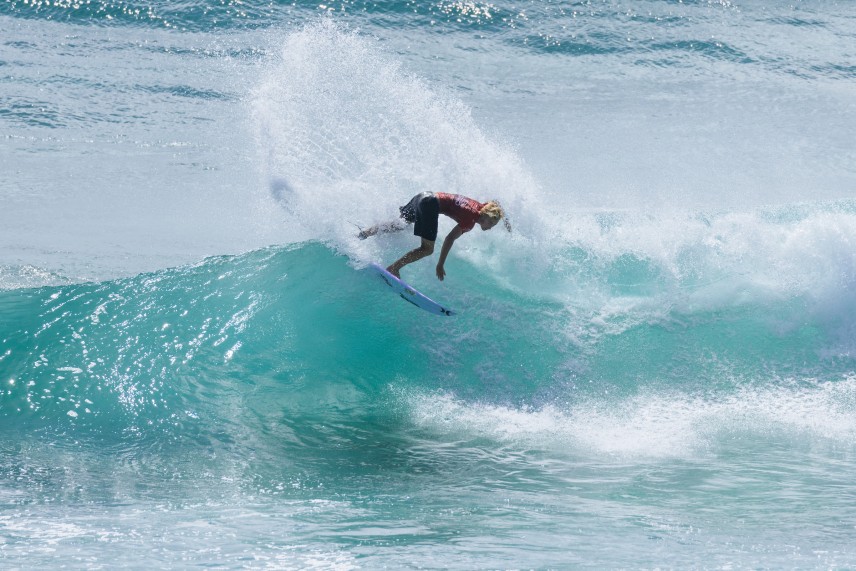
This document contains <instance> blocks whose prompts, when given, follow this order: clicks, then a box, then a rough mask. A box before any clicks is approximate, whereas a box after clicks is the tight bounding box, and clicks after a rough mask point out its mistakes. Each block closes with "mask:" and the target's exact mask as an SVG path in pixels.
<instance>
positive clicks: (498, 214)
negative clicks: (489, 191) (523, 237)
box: [479, 200, 511, 232]
mask: <svg viewBox="0 0 856 571" xmlns="http://www.w3.org/2000/svg"><path fill="white" fill-rule="evenodd" d="M479 214H487V215H488V217H490V218H491V219H493V220H495V221H496V222H499V221H500V220H502V219H503V218H504V219H505V229H506V230H508V231H509V232H511V224H510V223H509V222H508V218H507V217H506V216H505V211H504V210H503V209H502V205H501V204H500V203H499V201H498V200H491V201H489V202H488V203H487V204H485V205H484V206H482V209H481V210H479Z"/></svg>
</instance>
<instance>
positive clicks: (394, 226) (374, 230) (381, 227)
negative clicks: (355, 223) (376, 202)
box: [357, 220, 407, 240]
mask: <svg viewBox="0 0 856 571" xmlns="http://www.w3.org/2000/svg"><path fill="white" fill-rule="evenodd" d="M405 228H407V226H406V225H405V224H404V223H403V222H401V221H399V220H391V221H389V222H384V223H383V224H375V225H374V226H372V227H371V228H366V229H365V230H363V229H360V233H359V234H357V237H358V238H359V239H360V240H365V239H366V238H368V237H369V236H374V235H375V234H391V233H392V232H401V231H402V230H404V229H405Z"/></svg>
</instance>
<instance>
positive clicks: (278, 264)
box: [0, 242, 854, 449]
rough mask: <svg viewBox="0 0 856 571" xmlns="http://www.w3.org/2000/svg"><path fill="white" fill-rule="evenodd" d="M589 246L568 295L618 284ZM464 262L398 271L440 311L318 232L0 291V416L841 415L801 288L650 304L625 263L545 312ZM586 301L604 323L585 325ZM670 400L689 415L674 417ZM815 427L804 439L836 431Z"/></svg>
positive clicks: (819, 316)
mask: <svg viewBox="0 0 856 571" xmlns="http://www.w3.org/2000/svg"><path fill="white" fill-rule="evenodd" d="M469 254H472V253H469ZM594 254H595V253H594V252H587V253H585V255H584V256H580V257H581V258H584V257H587V258H588V259H589V260H591V262H589V264H588V265H586V264H585V263H580V262H577V264H578V266H579V268H580V270H581V271H580V274H581V276H584V275H585V274H586V273H588V274H589V279H590V280H591V281H590V283H589V286H590V287H593V286H594V285H595V284H596V283H597V282H602V283H604V284H606V285H607V286H609V287H613V288H617V289H621V288H623V287H626V284H622V283H621V281H622V280H623V279H625V278H626V277H627V275H628V274H626V273H625V274H622V273H621V271H619V269H620V268H621V267H623V266H625V265H626V263H627V262H625V261H621V260H620V259H616V260H615V263H614V265H612V266H600V263H599V262H597V256H596V255H594ZM815 254H817V252H815ZM470 257H471V256H470V255H467V256H463V257H461V258H458V259H455V260H450V266H449V270H450V276H451V275H452V274H454V276H455V277H454V278H451V277H450V278H447V281H448V280H450V279H452V280H454V283H455V285H454V287H441V284H439V282H436V280H434V281H433V282H432V281H428V280H429V276H430V272H428V271H427V270H425V271H419V272H417V271H414V272H413V273H412V274H411V276H412V278H413V280H414V281H415V282H416V283H419V284H420V286H421V287H422V288H423V289H424V290H425V291H426V292H427V293H429V294H431V295H434V296H436V297H440V298H442V299H444V301H446V302H448V303H449V304H450V305H452V306H453V307H455V308H456V309H459V310H461V314H460V315H459V316H456V317H455V318H453V319H443V318H438V317H435V316H432V315H429V314H427V313H423V312H421V311H419V310H418V309H416V308H414V307H412V306H410V305H409V304H405V303H402V302H401V301H400V300H398V299H397V298H395V297H394V296H392V295H390V294H389V292H388V291H386V288H385V287H384V286H383V285H382V284H380V283H379V282H378V281H377V280H376V278H373V277H372V276H371V274H370V273H369V272H365V271H361V270H360V269H359V268H360V264H359V263H355V262H352V261H350V260H349V258H347V257H346V256H343V255H341V254H338V253H336V251H335V250H334V249H331V248H330V247H328V246H325V245H323V244H320V243H317V242H309V243H304V244H300V245H295V246H290V247H273V248H267V249H263V250H257V251H253V252H249V253H247V254H243V255H240V256H223V257H215V258H209V259H206V260H204V261H202V262H201V263H199V264H196V265H192V266H186V267H181V268H174V269H167V270H161V271H158V272H153V273H148V274H142V275H139V276H135V277H132V278H126V279H120V280H113V281H107V282H101V283H80V284H66V285H60V286H44V287H40V288H19V289H12V290H6V291H2V292H0V315H2V320H0V379H2V383H3V392H2V397H1V398H2V409H0V423H2V425H3V426H4V429H8V430H27V431H36V432H39V431H41V432H45V433H51V434H53V433H55V432H56V431H59V432H60V433H63V434H67V433H73V434H75V435H77V436H79V437H85V438H88V439H91V440H92V441H93V442H96V443H98V445H99V446H103V445H105V442H107V443H112V444H115V443H116V441H117V439H118V442H120V443H125V444H130V445H134V446H136V445H140V443H142V444H144V445H147V446H149V445H157V446H164V445H166V443H169V442H173V441H175V440H181V441H184V442H186V441H191V442H196V441H199V442H210V441H219V442H227V443H232V444H234V443H236V442H242V443H244V444H241V446H244V445H245V444H246V443H247V442H250V441H256V440H257V439H258V438H266V437H271V435H272V434H276V435H277V436H276V438H277V441H278V442H281V438H284V437H286V436H287V439H288V440H289V441H290V442H292V443H293V445H294V446H296V447H298V448H301V447H305V446H309V445H310V443H313V442H315V443H318V438H320V435H319V432H318V430H319V426H320V425H336V423H337V422H339V423H341V426H343V427H344V428H342V430H347V431H351V430H354V428H353V426H350V425H349V424H348V421H347V420H346V419H353V418H355V417H356V418H365V417H366V416H369V417H371V416H372V415H377V414H381V415H390V414H392V415H393V416H395V415H399V414H402V411H407V410H409V409H412V408H413V407H412V405H413V403H414V402H416V403H417V406H416V411H415V412H414V411H411V412H409V413H407V414H408V415H409V416H410V417H412V418H426V417H425V415H426V414H427V415H429V416H431V415H433V417H443V418H457V419H465V418H468V415H474V416H473V418H476V417H479V418H489V417H491V416H496V415H497V414H498V415H499V417H501V418H504V419H505V420H503V421H502V423H499V421H497V422H498V424H497V425H496V426H494V428H492V429H490V430H505V428H501V426H504V425H505V424H507V423H508V422H509V418H512V417H514V416H515V415H519V414H523V417H522V418H528V419H530V420H531V419H535V420H537V419H538V418H542V419H543V418H549V419H551V420H550V422H560V423H563V424H566V425H568V426H570V425H574V426H576V425H579V424H580V422H581V420H580V419H581V418H587V419H588V420H586V421H585V422H583V424H585V425H589V426H590V425H591V424H592V423H593V422H595V421H596V420H597V419H598V418H600V421H599V422H601V424H604V423H606V424H613V425H614V426H616V430H619V431H620V430H621V428H620V427H621V426H622V425H621V423H618V424H615V423H613V421H612V420H610V419H613V420H614V419H615V418H618V417H622V418H628V419H630V420H628V421H627V423H626V426H625V428H626V429H627V431H630V432H633V431H639V430H642V429H640V428H639V426H638V423H639V422H643V423H646V425H647V423H648V422H649V421H648V420H643V419H646V418H647V419H650V422H653V423H654V426H656V425H658V424H659V423H666V424H668V425H669V426H673V427H674V426H677V425H679V424H681V423H683V422H693V423H695V422H697V421H698V419H704V418H707V417H708V416H711V415H712V416H713V417H714V418H722V417H723V416H729V415H730V413H729V414H727V415H723V414H722V411H723V410H726V411H729V410H733V409H735V407H740V406H745V410H744V412H743V414H744V416H745V418H747V419H748V418H750V417H756V418H757V417H758V415H756V414H755V413H753V412H752V411H753V404H752V403H755V405H754V406H755V407H756V408H757V409H758V410H767V411H768V414H767V417H768V419H769V422H774V420H775V418H776V416H777V415H776V413H775V412H774V409H775V406H776V405H775V403H776V402H779V403H782V402H791V403H793V406H788V408H789V410H792V414H791V418H794V419H798V418H804V419H809V418H811V417H812V416H814V415H821V416H823V415H826V416H825V418H826V419H827V420H828V421H829V422H832V423H833V424H834V425H836V426H837V424H836V422H834V419H835V418H841V415H842V414H844V413H841V412H839V413H834V414H833V412H834V411H832V409H831V408H830V407H831V405H830V404H829V403H832V402H838V403H839V405H840V406H842V407H844V409H846V410H850V408H852V405H853V403H852V394H851V393H852V372H851V371H852V370H853V369H854V362H853V358H852V353H850V352H847V351H842V348H841V345H840V342H841V339H840V335H841V334H842V333H841V331H842V329H841V328H842V327H844V328H845V329H846V330H847V331H848V332H849V331H851V329H848V327H849V324H850V322H851V321H852V320H850V319H849V318H847V317H846V316H841V315H836V316H837V317H838V318H839V319H838V320H835V319H832V317H831V316H830V315H829V314H826V313H823V312H821V311H818V310H817V308H816V307H815V308H812V306H811V304H810V303H809V302H808V301H807V298H806V295H804V294H805V293H808V292H802V291H797V292H795V294H793V295H791V296H790V297H788V296H780V295H779V294H778V293H776V294H770V295H768V296H766V297H763V296H760V295H756V296H755V297H752V296H746V297H742V298H741V297H739V296H738V297H733V296H726V295H713V296H710V297H709V298H708V299H707V302H706V303H690V302H688V301H687V300H686V299H684V300H681V299H675V298H673V299H668V298H666V297H665V296H664V294H663V293H662V292H660V291H659V283H658V282H659V280H661V276H660V275H658V274H657V272H654V271H652V270H651V267H653V266H649V267H648V268H647V269H644V271H640V270H639V269H638V268H635V269H633V270H632V273H633V275H634V278H635V279H637V280H643V281H644V280H648V282H647V284H645V283H641V281H640V282H637V284H636V285H635V286H634V287H635V288H636V291H635V292H634V295H633V296H626V298H625V299H631V300H632V301H631V302H627V301H622V296H620V295H613V296H612V297H611V298H610V299H605V298H603V297H600V298H598V297H597V296H595V297H592V298H589V299H586V300H582V299H581V300H576V301H565V302H563V303H560V302H559V301H558V298H557V297H556V296H554V295H549V296H545V295H541V294H539V293H537V292H525V291H522V290H521V289H520V288H519V287H517V286H512V287H508V286H506V285H504V284H503V280H502V279H501V278H500V277H498V276H495V275H491V273H490V271H489V270H488V269H487V268H486V267H485V266H484V262H483V261H482V262H478V261H468V258H470ZM638 263H639V264H641V265H642V266H643V267H644V264H642V263H641V262H638ZM423 270H424V268H423ZM646 274H647V275H648V277H645V276H646ZM622 276H624V277H622ZM512 277H513V276H512ZM718 287H719V288H721V287H722V286H718ZM702 289H703V288H702ZM726 289H727V288H726ZM646 290H647V291H649V292H652V293H649V294H647V295H646V294H643V293H642V292H643V291H646ZM580 291H582V290H580ZM671 291H672V293H673V294H675V293H676V292H680V289H678V288H675V289H673V290H671ZM603 293H604V292H601V294H603ZM697 293H698V292H697ZM692 297H693V296H692V295H690V296H689V298H692ZM847 303H852V300H850V301H848V302H847ZM598 304H600V305H601V306H600V307H599V309H598V311H600V312H602V313H604V314H605V313H609V318H604V317H601V318H600V320H597V319H592V311H593V310H594V309H595V308H598ZM821 305H822V304H821ZM848 387H849V388H848ZM817 394H821V395H822V394H827V395H828V396H827V397H822V396H817ZM402 395H404V396H402ZM413 395H417V397H418V398H417V400H413V398H412V397H413ZM419 395H422V396H419ZM432 395H433V396H432ZM443 395H447V396H443ZM449 395H451V396H449ZM645 395H648V396H645ZM783 395H785V396H783ZM812 395H815V396H812ZM848 395H850V396H848ZM426 398H427V400H425V399H426ZM419 399H422V400H421V401H420V400H419ZM450 399H451V400H450ZM640 399H641V400H640ZM429 401H430V403H431V404H429ZM420 402H421V403H422V404H418V403H420ZM657 402H661V403H665V404H661V405H659V406H658V405H656V403H657ZM798 402H804V403H809V404H810V405H811V406H809V408H808V409H803V408H800V406H799V405H797V404H796V403H798ZM402 403H410V404H402ZM444 403H445V404H444ZM634 403H635V404H634ZM640 403H643V404H640ZM644 403H647V404H644ZM741 403H742V404H741ZM747 403H748V404H747ZM839 405H836V406H839ZM438 406H439V407H440V408H441V409H442V408H444V407H445V408H446V409H449V410H447V411H446V412H442V411H439V412H438V409H437V407H438ZM783 406H784V405H783ZM807 406H808V405H807ZM449 407H451V408H449ZM848 407H849V408H848ZM669 409H674V410H686V411H688V412H687V413H686V414H685V415H683V416H680V417H679V418H677V419H675V418H672V417H671V416H670V415H671V414H672V413H668V414H667V411H668V410H669ZM432 410H433V411H434V412H430V411H432ZM454 410H458V412H454ZM599 410H600V411H601V412H598V411H599ZM741 410H743V409H741ZM396 411H397V412H396ZM450 411H451V412H450ZM462 411H463V412H462ZM515 411H517V412H515ZM527 411H528V412H527ZM464 413H465V414H464ZM271 415H273V417H275V418H277V419H278V421H277V423H274V424H273V425H271V424H269V420H270V416H271ZM592 415H594V416H592ZM682 418H683V419H684V420H681V419H682ZM265 419H267V420H265ZM634 419H635V420H634ZM658 419H659V420H658ZM670 419H671V420H670ZM468 422H470V421H468ZM472 422H475V421H472ZM472 422H470V424H472ZM479 422H480V421H479ZM527 422H528V421H527ZM776 422H778V421H776ZM794 422H795V423H796V424H799V421H798V420H795V421H794ZM829 422H826V421H824V422H819V421H818V423H817V424H818V426H819V427H820V428H819V429H818V430H820V431H822V432H823V431H826V432H830V433H832V434H833V435H834V434H841V433H844V434H850V433H851V432H852V427H849V425H846V423H845V425H846V426H844V428H835V426H832V425H829ZM319 423H320V424H319ZM503 423H504V424H503ZM762 424H763V422H762ZM272 426H273V428H272ZM473 426H475V428H476V429H477V430H483V429H478V426H481V425H480V424H479V423H478V422H476V423H475V424H474V425H473ZM649 428H650V427H649ZM331 430H332V433H334V434H335V432H336V430H337V429H335V428H334V429H331ZM650 430H652V431H653V430H654V428H650ZM322 432H323V431H322ZM524 432H525V430H524ZM254 434H256V435H261V436H252V435H254ZM328 436H330V435H329V434H328ZM325 438H326V437H325ZM575 438H577V439H578V440H579V439H583V440H584V439H585V438H584V435H582V436H581V435H577V436H576V437H575ZM589 444H591V443H589ZM280 445H281V444H280ZM604 448H605V449H608V448H609V446H606V445H604Z"/></svg>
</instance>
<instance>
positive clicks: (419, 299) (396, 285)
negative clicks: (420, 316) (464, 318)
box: [369, 264, 455, 315]
mask: <svg viewBox="0 0 856 571" xmlns="http://www.w3.org/2000/svg"><path fill="white" fill-rule="evenodd" d="M369 269H370V270H371V271H372V272H374V273H375V274H377V275H378V277H380V278H381V279H382V280H383V281H384V282H386V285H388V286H389V287H391V288H392V291H394V292H395V293H397V294H398V295H399V296H401V299H403V300H404V301H406V302H408V303H412V304H413V305H415V306H416V307H418V308H420V309H424V310H425V311H427V312H429V313H434V314H436V315H455V312H454V311H452V310H451V309H449V308H447V307H444V306H443V305H440V304H439V303H437V302H436V301H434V300H433V299H431V298H429V297H428V296H426V295H424V294H422V293H421V292H419V291H418V290H417V289H416V288H414V287H413V286H411V285H408V284H407V282H405V281H402V280H400V279H398V278H397V277H395V276H394V275H392V274H391V273H389V272H388V271H386V268H383V267H381V266H379V265H377V264H371V265H370V266H369Z"/></svg>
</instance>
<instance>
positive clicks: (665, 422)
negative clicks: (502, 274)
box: [398, 377, 856, 459]
mask: <svg viewBox="0 0 856 571" xmlns="http://www.w3.org/2000/svg"><path fill="white" fill-rule="evenodd" d="M398 394H399V396H400V398H401V400H402V402H403V403H404V405H405V406H406V407H407V409H408V410H409V415H410V418H411V420H412V421H413V422H414V424H416V425H417V426H419V427H421V428H423V429H426V430H429V431H431V432H434V433H436V434H438V435H452V436H453V437H455V438H489V439H492V440H496V441H498V442H501V443H507V444H511V445H515V446H520V447H523V448H528V449H533V448H534V449H541V450H543V449H546V450H551V451H554V452H555V451H559V450H561V451H564V452H567V453H571V454H590V453H594V454H598V455H605V456H607V457H609V456H614V457H620V458H625V459H626V458H671V457H693V456H696V455H698V454H700V453H702V454H703V453H708V452H710V451H711V450H714V451H715V450H722V449H727V448H728V447H729V446H732V443H733V436H734V435H735V434H746V435H750V436H752V437H753V439H757V438H762V439H766V438H771V437H776V436H779V437H788V435H794V436H798V437H800V438H801V439H802V441H811V440H812V439H814V440H817V439H826V440H832V441H835V442H839V443H841V444H846V445H849V444H850V443H852V441H853V438H854V436H856V416H854V411H856V377H848V378H845V379H842V380H840V381H836V382H821V383H818V382H814V381H805V382H803V383H797V382H793V381H791V382H785V383H783V384H778V385H771V386H768V387H754V386H753V387H746V388H740V389H738V390H736V391H735V392H731V393H724V394H710V395H703V396H702V395H695V394H688V393H682V392H679V391H655V390H646V391H642V392H641V393H640V394H638V395H636V396H632V397H626V398H610V397H608V396H604V397H582V398H579V399H577V400H574V401H572V402H571V403H569V404H551V405H547V406H543V407H539V408H512V407H508V406H502V405H496V404H490V403H487V402H470V401H466V400H464V399H461V398H459V397H457V396H455V395H454V394H451V393H443V394H437V393H425V392H419V391H399V392H398ZM806 438H808V440H806Z"/></svg>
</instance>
